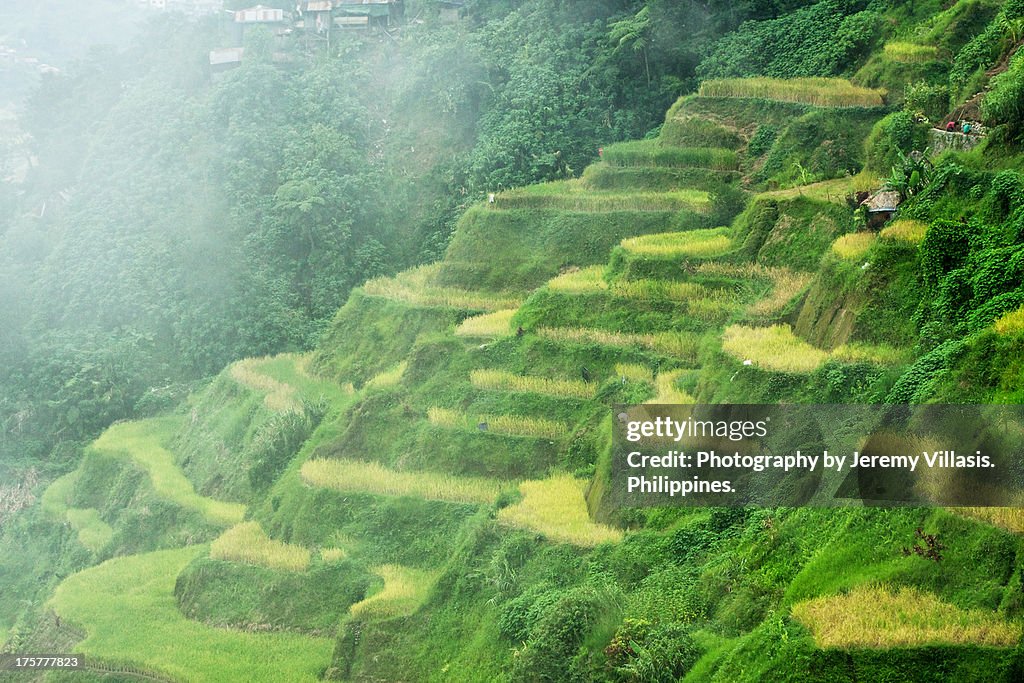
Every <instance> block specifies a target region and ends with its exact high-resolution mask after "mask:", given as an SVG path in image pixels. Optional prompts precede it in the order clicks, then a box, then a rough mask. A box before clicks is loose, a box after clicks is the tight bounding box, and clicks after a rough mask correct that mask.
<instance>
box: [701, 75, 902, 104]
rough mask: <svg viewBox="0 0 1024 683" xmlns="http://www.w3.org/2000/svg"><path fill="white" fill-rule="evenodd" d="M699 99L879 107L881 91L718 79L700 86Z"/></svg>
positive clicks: (841, 84) (824, 81) (831, 82)
mask: <svg viewBox="0 0 1024 683" xmlns="http://www.w3.org/2000/svg"><path fill="white" fill-rule="evenodd" d="M699 94H700V96H701V97H748V98H757V99H764V100H776V101H779V102H799V103H801V104H810V105H813V106H816V107H880V106H882V105H883V104H885V101H884V98H885V90H876V89H872V88H862V87H860V86H856V85H854V84H853V83H850V81H847V80H845V79H842V78H790V79H784V78H765V77H757V78H721V79H714V80H709V81H704V82H703V83H701V84H700V93H699Z"/></svg>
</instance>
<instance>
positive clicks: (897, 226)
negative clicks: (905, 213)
mask: <svg viewBox="0 0 1024 683" xmlns="http://www.w3.org/2000/svg"><path fill="white" fill-rule="evenodd" d="M926 232H928V224H927V223H924V222H923V221H917V220H913V219H911V218H904V219H900V220H897V221H893V222H892V223H890V224H889V225H887V226H885V227H884V228H882V232H881V233H879V234H880V235H881V237H882V238H883V239H887V240H897V241H900V242H908V243H910V244H920V243H921V242H922V241H924V234H925V233H926Z"/></svg>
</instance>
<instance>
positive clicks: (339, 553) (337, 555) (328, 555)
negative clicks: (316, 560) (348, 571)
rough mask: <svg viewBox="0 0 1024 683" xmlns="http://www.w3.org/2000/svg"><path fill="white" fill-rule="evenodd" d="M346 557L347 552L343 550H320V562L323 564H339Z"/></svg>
mask: <svg viewBox="0 0 1024 683" xmlns="http://www.w3.org/2000/svg"><path fill="white" fill-rule="evenodd" d="M347 557H348V552H347V551H346V550H345V549H344V548H322V549H321V550H320V560H321V561H323V562H328V563H333V562H341V561H342V560H344V559H345V558H347Z"/></svg>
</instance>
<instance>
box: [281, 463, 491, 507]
mask: <svg viewBox="0 0 1024 683" xmlns="http://www.w3.org/2000/svg"><path fill="white" fill-rule="evenodd" d="M300 473H301V476H302V480H303V481H304V482H305V483H306V484H308V485H309V486H319V487H322V488H329V489H334V490H335V491H344V492H362V493H373V494H377V495H381V496H415V497H418V498H426V499H427V500H441V501H447V502H451V503H490V502H493V501H494V499H495V498H497V496H498V494H499V493H500V492H501V488H502V484H501V482H499V481H497V480H494V479H486V478H483V477H456V476H452V475H447V474H438V473H436V472H422V471H401V470H393V469H389V468H386V467H384V466H382V465H380V464H378V463H374V462H357V461H354V460H336V459H331V460H309V461H307V462H305V463H303V465H302V469H301V470H300Z"/></svg>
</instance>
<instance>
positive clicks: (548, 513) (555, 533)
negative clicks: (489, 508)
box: [498, 475, 622, 547]
mask: <svg viewBox="0 0 1024 683" xmlns="http://www.w3.org/2000/svg"><path fill="white" fill-rule="evenodd" d="M585 487H586V482H583V481H580V480H578V479H576V478H574V477H571V476H569V475H558V476H554V477H551V478H550V479H545V480H542V481H524V482H523V483H522V484H520V485H519V490H520V491H521V492H522V494H523V499H522V500H521V501H520V502H518V503H516V504H515V505H510V506H508V507H506V508H502V509H501V510H500V511H499V512H498V520H499V521H500V522H502V523H504V524H509V525H511V526H516V527H522V528H526V529H531V530H533V531H537V532H539V533H542V534H544V535H545V536H547V537H548V538H550V539H551V540H553V541H558V542H561V543H571V544H573V545H579V546H585V547H590V546H595V545H598V544H600V543H608V542H613V541H619V540H621V539H622V532H621V531H619V530H618V529H615V528H612V527H609V526H606V525H604V524H597V523H595V522H593V521H592V520H591V519H590V512H589V511H588V510H587V501H586V499H584V497H583V489H584V488H585Z"/></svg>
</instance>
